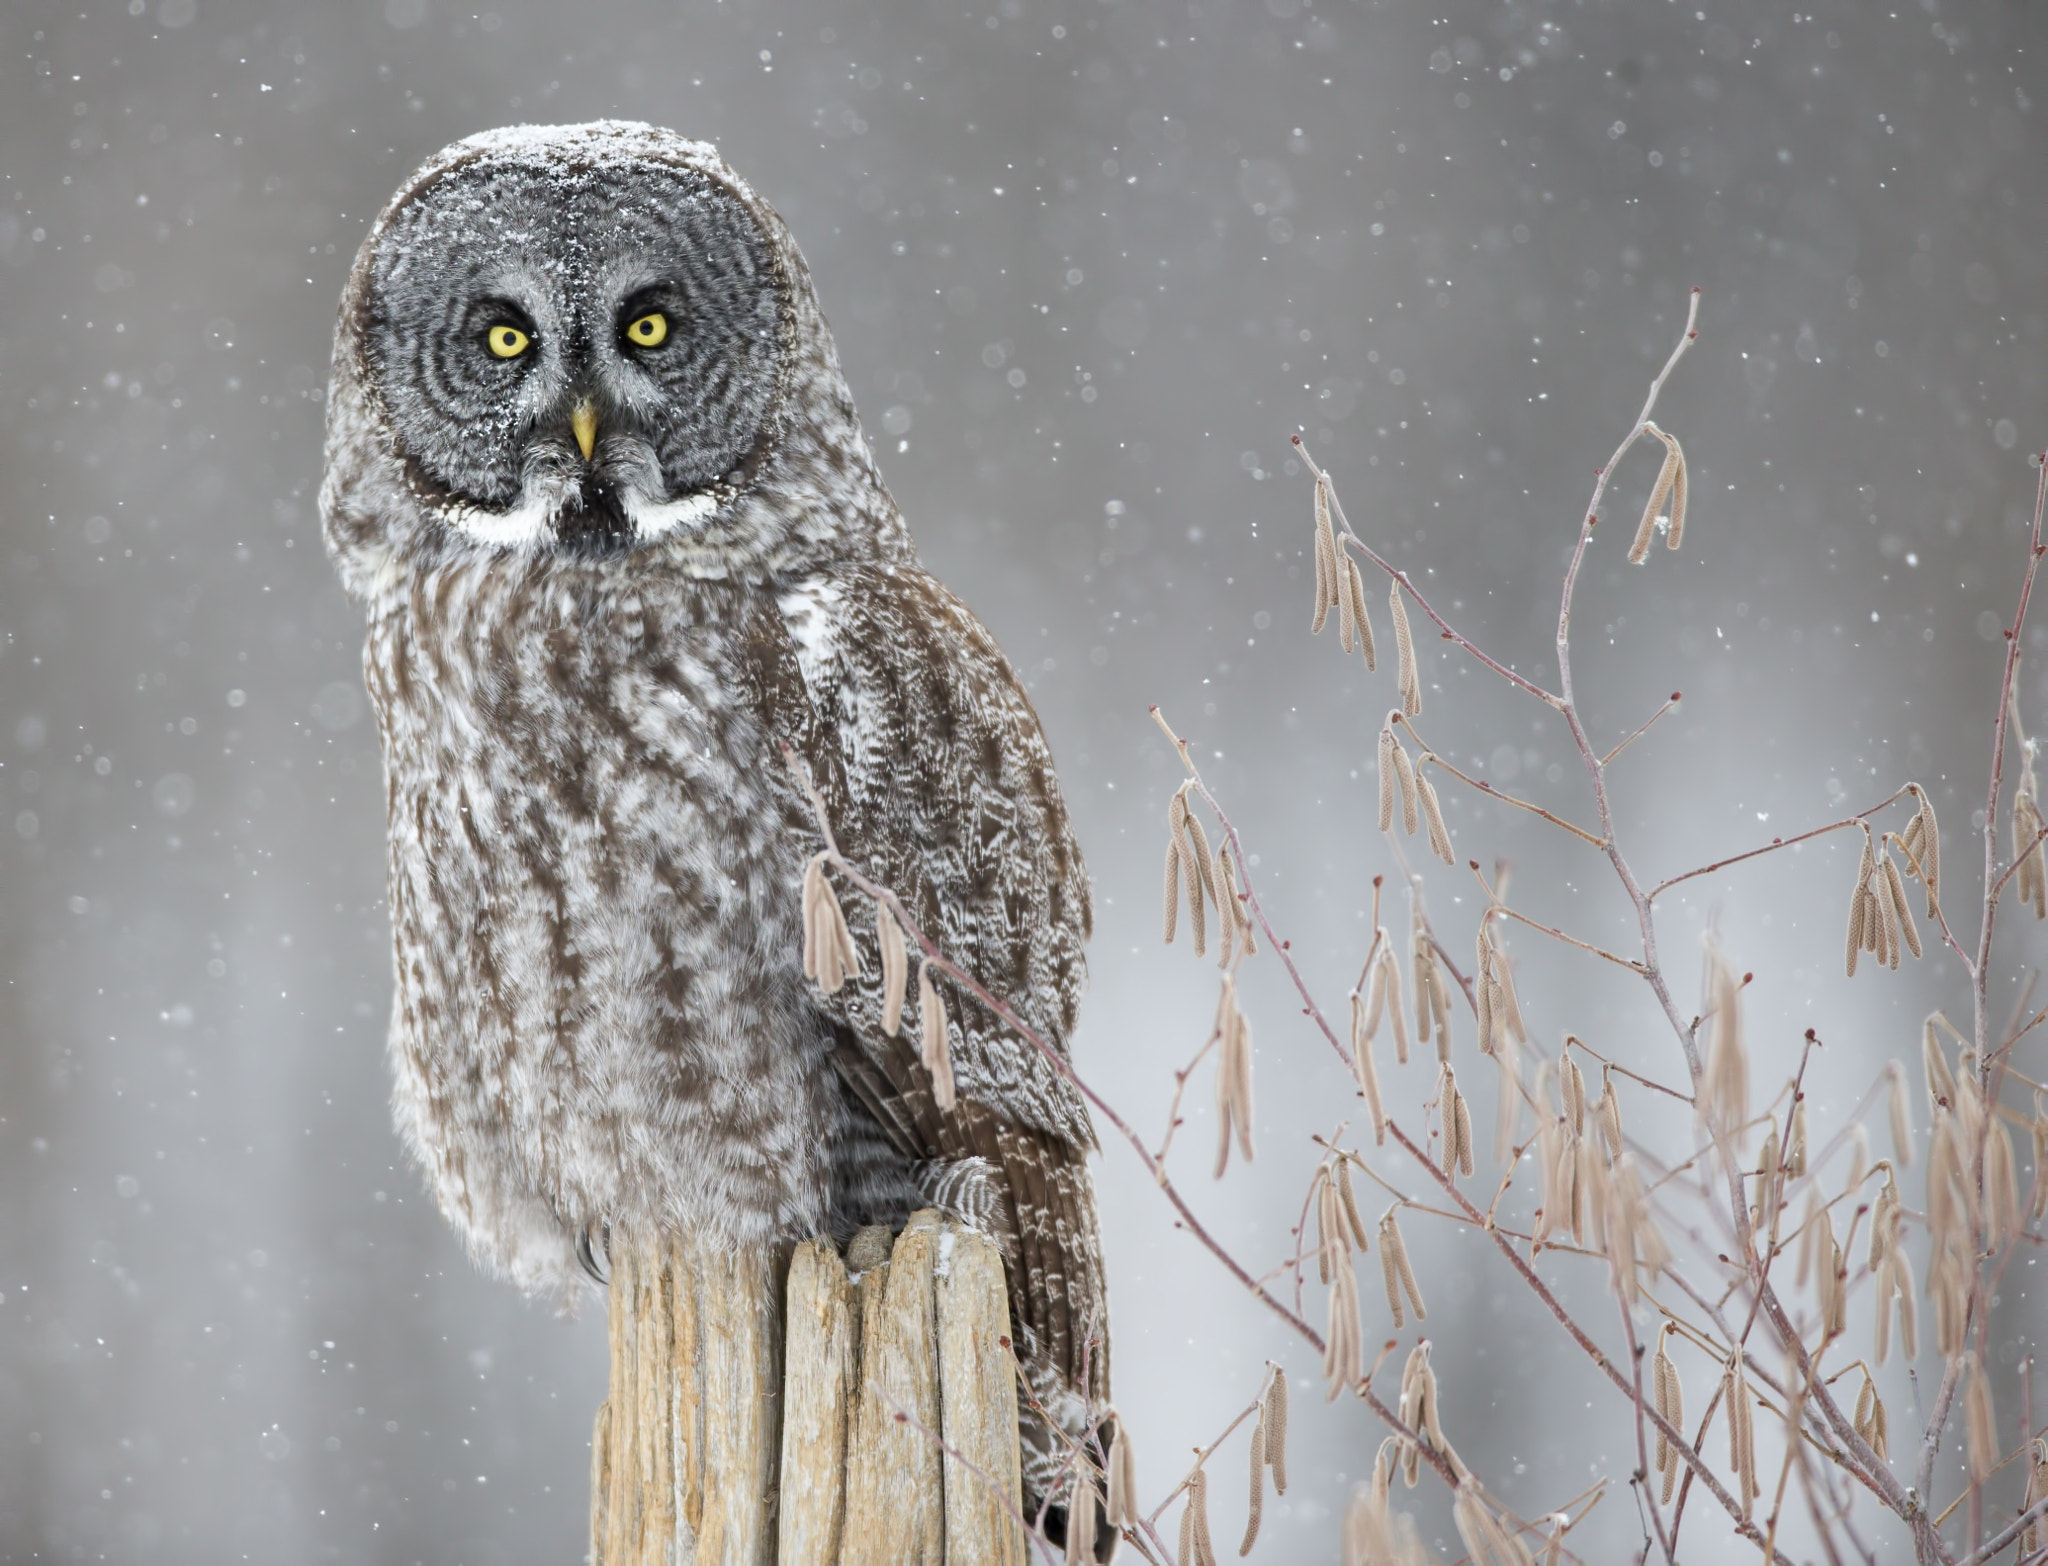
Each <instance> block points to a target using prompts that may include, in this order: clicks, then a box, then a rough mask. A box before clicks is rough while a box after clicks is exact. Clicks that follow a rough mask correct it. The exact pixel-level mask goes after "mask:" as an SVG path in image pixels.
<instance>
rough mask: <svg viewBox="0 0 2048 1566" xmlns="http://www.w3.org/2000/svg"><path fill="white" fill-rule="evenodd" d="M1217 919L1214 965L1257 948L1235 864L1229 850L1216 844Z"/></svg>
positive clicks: (1225, 963)
mask: <svg viewBox="0 0 2048 1566" xmlns="http://www.w3.org/2000/svg"><path fill="white" fill-rule="evenodd" d="M1216 893H1217V896H1218V898H1219V899H1220V902H1219V904H1218V907H1217V910H1216V913H1217V923H1218V924H1220V925H1221V926H1222V930H1221V931H1220V932H1219V935H1220V938H1219V939H1218V940H1217V942H1216V945H1217V946H1218V948H1220V949H1219V950H1218V952H1217V954H1216V966H1217V967H1219V968H1228V967H1229V966H1230V965H1231V963H1232V962H1234V961H1236V959H1237V957H1238V955H1239V953H1242V954H1243V955H1244V956H1246V957H1250V956H1252V955H1253V954H1254V953H1256V952H1257V951H1258V949H1259V945H1258V942H1257V941H1255V940H1254V939H1253V938H1252V916H1251V914H1250V913H1248V912H1247V911H1246V909H1245V901H1246V894H1245V893H1244V892H1241V891H1239V890H1238V886H1237V866H1236V865H1234V864H1232V863H1231V862H1230V850H1229V849H1228V848H1227V847H1225V846H1224V845H1222V844H1220V843H1219V844H1218V845H1217V846H1216Z"/></svg>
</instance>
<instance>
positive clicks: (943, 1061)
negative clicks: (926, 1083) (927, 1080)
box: [917, 959, 953, 1110]
mask: <svg viewBox="0 0 2048 1566" xmlns="http://www.w3.org/2000/svg"><path fill="white" fill-rule="evenodd" d="M917 1015H918V1021H919V1022H920V1023H921V1024H922V1033H921V1036H920V1039H919V1043H920V1046H921V1050H920V1054H921V1058H922V1059H923V1061H924V1069H925V1070H926V1071H928V1072H929V1073H930V1074H931V1079H932V1102H933V1103H934V1104H937V1105H938V1106H939V1108H940V1109H944V1110H950V1109H951V1108H952V1107H953V1051H952V1048H951V1046H950V1045H949V1043H948V1041H947V1028H946V1003H945V1002H944V1001H943V1000H941V999H940V998H939V987H938V985H936V984H934V983H933V982H932V965H931V962H930V960H929V959H927V960H926V961H924V962H921V963H919V964H918V965H917Z"/></svg>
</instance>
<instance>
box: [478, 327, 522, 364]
mask: <svg viewBox="0 0 2048 1566" xmlns="http://www.w3.org/2000/svg"><path fill="white" fill-rule="evenodd" d="M484 341H485V342H486V343H488V344H490V348H491V352H492V353H494V354H496V355H497V356H498V357H499V358H500V359H516V358H518V357H519V356H520V355H521V354H523V353H524V352H526V346H527V336H526V333H524V332H522V331H521V330H519V328H518V327H516V326H507V325H505V324H504V323H503V322H500V323H499V324H498V325H496V326H494V327H492V328H491V329H490V330H489V331H488V332H485V333H484Z"/></svg>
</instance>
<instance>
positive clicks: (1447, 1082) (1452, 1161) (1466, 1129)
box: [1436, 1061, 1472, 1179]
mask: <svg viewBox="0 0 2048 1566" xmlns="http://www.w3.org/2000/svg"><path fill="white" fill-rule="evenodd" d="M1436 1101H1437V1118H1438V1120H1439V1121H1441V1122H1442V1124H1443V1133H1444V1146H1443V1161H1444V1173H1445V1174H1447V1175H1450V1176H1451V1177H1452V1178H1453V1179H1456V1178H1457V1177H1458V1176H1459V1175H1465V1176H1468V1177H1469V1176H1470V1175H1471V1173H1472V1107H1471V1105H1469V1104H1467V1103H1466V1102H1465V1095H1464V1094H1463V1093H1461V1092H1460V1091H1459V1090H1458V1073H1457V1072H1456V1071H1454V1070H1452V1069H1451V1063H1450V1062H1449V1061H1445V1062H1444V1063H1443V1064H1442V1065H1441V1066H1439V1067H1438V1068H1437V1079H1436Z"/></svg>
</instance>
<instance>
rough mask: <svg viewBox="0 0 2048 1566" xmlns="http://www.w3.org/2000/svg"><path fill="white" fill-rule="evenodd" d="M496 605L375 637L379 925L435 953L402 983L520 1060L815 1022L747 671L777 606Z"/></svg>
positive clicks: (554, 598)
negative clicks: (412, 935)
mask: <svg viewBox="0 0 2048 1566" xmlns="http://www.w3.org/2000/svg"><path fill="white" fill-rule="evenodd" d="M492 585H493V584H491V583H489V582H488V581H486V582H482V583H478V582H472V581H460V582H455V583H452V584H437V586H438V591H433V592H431V593H429V592H423V593H422V594H419V595H416V596H415V598H414V600H413V602H412V603H411V604H409V605H408V606H407V607H406V611H405V612H402V613H396V614H393V615H390V616H387V617H384V618H382V619H380V620H379V621H377V622H375V623H374V624H373V626H372V631H371V641H370V648H369V660H368V661H369V665H370V670H369V672H370V683H371V688H372V692H373V695H374V696H375V698H376V701H377V705H378V708H379V713H380V717H381V719H382V722H383V725H384V738H385V749H386V769H387V778H388V792H389V807H390V817H391V833H392V866H391V872H392V881H393V888H392V890H393V913H394V917H395V918H397V919H399V920H400V921H410V922H411V923H413V924H414V925H415V926H416V928H417V930H418V932H419V933H420V934H421V935H423V936H424V937H426V938H427V939H426V944H429V945H431V946H433V947H434V949H436V950H437V951H438V953H439V954H440V957H441V961H440V963H439V964H438V967H439V972H438V975H437V976H436V977H435V978H434V979H433V980H432V981H429V982H428V983H427V984H425V985H424V986H423V987H424V988H431V989H435V990H438V991H439V992H441V996H442V999H443V1004H444V1007H445V1009H447V1010H451V1011H453V1012H455V1013H457V1014H459V1018H460V1020H459V1021H457V1019H456V1018H450V1019H448V1020H450V1021H457V1026H458V1027H459V1028H460V1030H461V1031H462V1033H463V1034H464V1035H465V1036H467V1037H470V1038H473V1039H476V1040H479V1041H481V1040H485V1039H488V1038H489V1036H490V1035H491V1034H492V1033H493V1032H494V1031H497V1032H500V1033H501V1035H502V1037H501V1043H502V1045H503V1047H504V1048H506V1049H509V1050H510V1051H512V1052H513V1053H515V1054H519V1053H525V1052H527V1051H529V1050H532V1049H536V1048H552V1047H554V1046H555V1045H556V1044H558V1043H562V1044H568V1045H571V1046H573V1047H575V1048H576V1049H577V1050H578V1052H579V1054H580V1056H581V1057H584V1058H587V1057H588V1056H589V1054H590V1053H591V1052H593V1051H602V1050H606V1049H609V1048H612V1047H625V1046H640V1045H654V1046H657V1047H659V1048H660V1049H663V1050H665V1051H681V1052H682V1053H683V1054H685V1055H689V1054H693V1053H695V1052H696V1050H697V1049H698V1047H700V1046H701V1045H702V1044H703V1043H704V1041H705V1040H706V1039H709V1038H714V1037H722V1036H724V1035H726V1034H727V1033H729V1032H731V1031H733V1030H735V1029H738V1028H743V1027H746V1026H751V1027H752V1028H753V1030H754V1031H755V1032H756V1033H759V1032H761V1031H762V1025H763V1023H764V1022H772V1021H773V1020H774V1019H777V1018H780V1019H782V1020H783V1026H785V1027H786V1026H799V1025H800V1026H802V1027H811V1026H814V1024H812V1023H811V1022H810V1021H809V1020H808V1018H801V1019H799V1018H796V1017H795V1016H794V1015H793V1013H794V1012H795V1011H796V1010H797V1008H798V1007H799V1006H800V1004H801V1003H800V997H801V989H800V987H799V986H798V985H797V983H796V982H795V979H796V967H797V964H798V962H799V957H798V953H799V952H800V945H801V936H800V924H799V917H798V905H797V887H798V883H799V879H800V875H801V867H802V858H803V854H804V853H805V851H806V850H805V845H804V844H802V843H801V842H799V841H797V840H796V838H795V837H794V835H793V834H792V833H791V832H790V831H789V830H788V827H787V824H786V822H785V819H784V815H783V806H782V804H781V802H780V799H779V796H778V795H777V793H776V792H775V791H774V789H773V783H774V782H775V781H776V780H777V778H778V775H779V774H778V769H779V767H780V757H779V745H778V738H779V737H778V735H777V734H776V733H775V732H774V724H773V719H772V716H771V709H772V708H773V706H774V705H775V699H776V693H773V692H770V693H767V694H766V695H764V691H763V685H762V676H761V673H760V671H759V669H758V667H757V665H758V663H759V652H758V645H757V644H758V642H759V640H760V638H761V636H762V634H763V629H762V625H763V619H762V617H763V615H764V614H766V615H767V616H769V617H770V621H771V624H770V629H771V630H772V623H773V622H774V621H775V610H774V603H773V600H772V598H770V597H767V596H765V595H763V594H761V593H760V591H759V590H753V591H751V592H750V591H749V590H748V589H746V588H744V587H743V586H740V585H739V584H714V585H710V586H699V587H697V588H695V589H693V590H692V591H690V592H689V593H686V594H676V593H665V594H663V595H662V598H661V601H660V602H659V603H658V604H656V603H654V602H652V601H651V598H652V595H651V594H635V593H632V592H622V591H612V592H597V591H593V590H590V589H588V588H587V587H563V586H550V585H548V584H540V585H538V586H535V587H533V588H531V589H530V590H526V591H521V590H519V589H518V588H517V587H516V586H515V587H505V588H503V590H498V591H492V590H490V588H491V587H492ZM500 585H501V587H502V584H500ZM750 648H752V649H753V650H752V651H750ZM784 661H785V662H786V661H787V660H784ZM789 694H791V693H786V692H785V693H781V695H782V696H787V695H789ZM494 1019H495V1021H496V1022H497V1024H498V1025H499V1026H498V1028H497V1029H495V1030H494V1029H493V1027H492V1026H491V1025H490V1024H491V1022H492V1021H493V1020H494ZM768 1031H769V1032H771V1033H772V1032H775V1031H779V1029H778V1028H774V1027H771V1028H769V1029H768Z"/></svg>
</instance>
